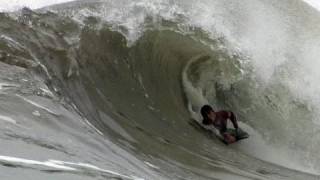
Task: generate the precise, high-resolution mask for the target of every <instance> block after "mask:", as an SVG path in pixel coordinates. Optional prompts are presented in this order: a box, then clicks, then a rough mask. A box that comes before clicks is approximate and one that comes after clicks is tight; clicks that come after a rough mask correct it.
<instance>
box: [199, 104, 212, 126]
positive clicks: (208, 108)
mask: <svg viewBox="0 0 320 180" xmlns="http://www.w3.org/2000/svg"><path fill="white" fill-rule="evenodd" d="M212 112H214V110H213V109H212V107H211V106H210V105H204V106H202V107H201V110H200V113H201V115H202V118H203V120H202V123H203V124H204V125H209V124H210V123H211V121H212V119H211V118H210V117H209V114H210V113H212Z"/></svg>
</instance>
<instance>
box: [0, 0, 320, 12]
mask: <svg viewBox="0 0 320 180" xmlns="http://www.w3.org/2000/svg"><path fill="white" fill-rule="evenodd" d="M68 1H74V0H0V12H3V11H14V10H17V9H20V8H21V7H25V6H26V7H29V8H31V9H36V8H41V7H44V6H48V5H52V4H59V3H62V2H68ZM303 1H305V2H307V3H309V4H310V5H312V6H313V7H315V8H317V9H319V10H320V0H303Z"/></svg>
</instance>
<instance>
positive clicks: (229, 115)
mask: <svg viewBox="0 0 320 180" xmlns="http://www.w3.org/2000/svg"><path fill="white" fill-rule="evenodd" d="M201 115H202V117H203V120H202V123H203V124H204V125H207V126H208V125H213V126H214V127H215V128H216V129H218V130H219V132H220V134H221V135H222V136H223V138H224V140H225V142H226V143H227V144H231V143H234V142H236V137H235V136H233V135H231V134H230V133H228V132H227V120H228V119H230V120H231V122H232V124H233V127H234V128H235V129H236V131H237V130H238V123H237V119H236V116H235V115H234V114H233V112H231V111H217V112H215V111H214V110H213V109H212V107H211V106H209V105H204V106H202V108H201Z"/></svg>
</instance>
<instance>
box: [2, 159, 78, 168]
mask: <svg viewBox="0 0 320 180" xmlns="http://www.w3.org/2000/svg"><path fill="white" fill-rule="evenodd" d="M0 161H6V162H11V163H17V164H19V163H20V164H29V165H40V166H47V167H52V168H56V169H63V170H69V171H75V170H76V169H75V168H72V167H68V166H64V165H59V164H57V163H54V162H52V161H44V162H41V161H35V160H29V159H22V158H16V157H9V156H0Z"/></svg>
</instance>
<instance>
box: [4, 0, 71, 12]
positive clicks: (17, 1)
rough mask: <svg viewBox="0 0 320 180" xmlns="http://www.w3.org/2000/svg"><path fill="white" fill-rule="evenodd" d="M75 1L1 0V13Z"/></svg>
mask: <svg viewBox="0 0 320 180" xmlns="http://www.w3.org/2000/svg"><path fill="white" fill-rule="evenodd" d="M70 1H74V0H55V1H52V0H28V1H26V0H10V1H9V0H0V12H10V11H16V10H18V9H21V8H23V7H28V8H31V9H38V8H42V7H45V6H49V5H53V4H59V3H64V2H70Z"/></svg>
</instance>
